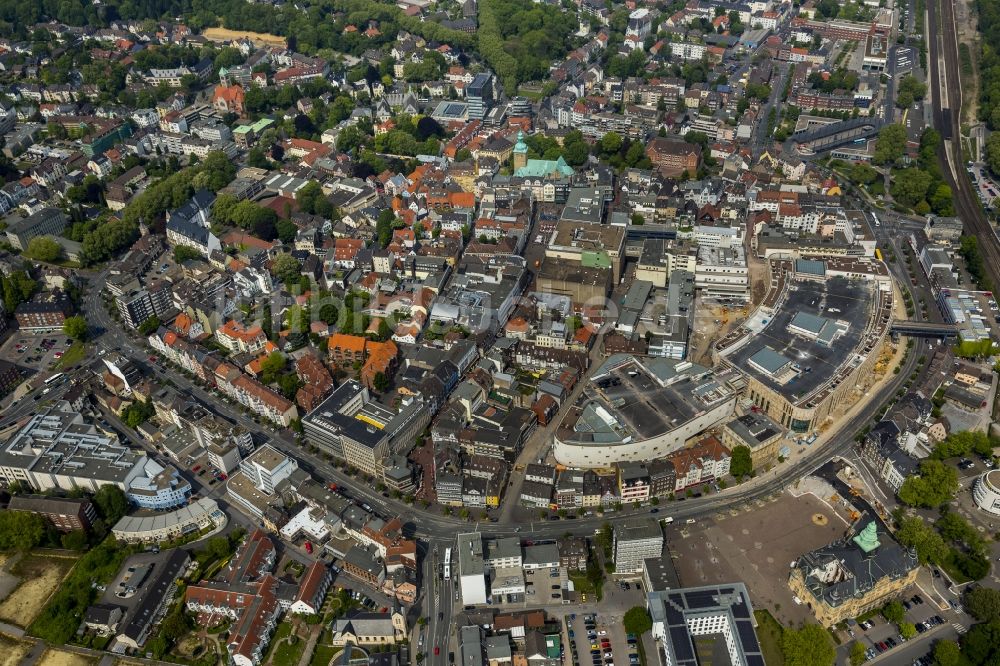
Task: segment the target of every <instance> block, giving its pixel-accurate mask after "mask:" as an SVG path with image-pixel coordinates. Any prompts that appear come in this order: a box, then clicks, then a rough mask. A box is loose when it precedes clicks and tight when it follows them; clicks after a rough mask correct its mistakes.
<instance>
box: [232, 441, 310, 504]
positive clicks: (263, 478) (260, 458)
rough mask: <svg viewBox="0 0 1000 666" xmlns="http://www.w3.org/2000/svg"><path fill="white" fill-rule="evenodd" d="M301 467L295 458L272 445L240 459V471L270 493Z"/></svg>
mask: <svg viewBox="0 0 1000 666" xmlns="http://www.w3.org/2000/svg"><path fill="white" fill-rule="evenodd" d="M298 468H299V465H298V463H297V462H296V461H295V459H294V458H290V457H288V456H286V455H285V454H283V453H280V452H279V451H278V450H277V449H275V448H273V447H271V446H267V445H265V446H262V447H260V448H259V449H257V450H256V451H254V452H253V453H252V454H250V455H249V456H248V457H247V458H246V459H245V460H241V461H240V471H241V472H243V474H245V475H246V476H247V478H248V479H250V481H251V482H252V483H253V485H254V486H255V487H256V488H258V489H259V490H260V491H261V492H263V493H267V494H268V495H270V494H272V493H273V492H274V489H275V487H276V486H277V485H278V484H279V483H281V482H282V481H284V480H285V479H287V478H288V477H289V476H291V474H292V472H294V471H295V470H297V469H298Z"/></svg>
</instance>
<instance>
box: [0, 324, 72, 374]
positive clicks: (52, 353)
mask: <svg viewBox="0 0 1000 666" xmlns="http://www.w3.org/2000/svg"><path fill="white" fill-rule="evenodd" d="M71 344H72V341H70V339H69V338H67V337H66V336H65V335H63V334H62V333H54V334H53V333H47V334H39V335H26V334H23V333H20V332H16V331H15V333H14V334H13V335H11V336H10V337H9V338H7V341H6V342H5V343H4V345H3V347H2V348H0V358H3V359H4V360H5V361H9V362H11V363H13V364H15V365H17V366H18V367H20V368H22V369H23V370H28V371H29V372H33V373H34V372H49V371H52V370H54V369H55V367H56V365H57V364H58V363H59V359H60V358H62V355H63V354H64V353H65V352H66V350H67V349H69V346H70V345H71Z"/></svg>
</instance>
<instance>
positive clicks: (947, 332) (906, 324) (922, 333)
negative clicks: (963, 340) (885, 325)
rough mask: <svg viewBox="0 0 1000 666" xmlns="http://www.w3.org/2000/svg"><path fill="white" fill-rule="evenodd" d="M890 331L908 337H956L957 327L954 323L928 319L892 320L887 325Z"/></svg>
mask: <svg viewBox="0 0 1000 666" xmlns="http://www.w3.org/2000/svg"><path fill="white" fill-rule="evenodd" d="M889 332H890V333H895V334H896V335H905V336H906V337H909V338H956V337H958V327H957V326H955V325H954V324H942V323H935V322H930V321H910V320H901V321H894V322H893V323H892V325H891V326H890V327H889Z"/></svg>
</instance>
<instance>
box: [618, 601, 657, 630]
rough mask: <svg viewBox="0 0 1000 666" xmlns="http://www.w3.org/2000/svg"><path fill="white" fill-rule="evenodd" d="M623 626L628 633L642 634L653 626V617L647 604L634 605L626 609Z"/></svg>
mask: <svg viewBox="0 0 1000 666" xmlns="http://www.w3.org/2000/svg"><path fill="white" fill-rule="evenodd" d="M622 626H624V627H625V631H627V632H628V633H630V634H635V635H636V636H642V635H643V634H644V633H646V632H647V631H649V630H651V629H652V628H653V619H652V618H651V617H650V616H649V611H648V610H646V607H645V606H633V607H632V608H629V609H628V610H627V611H625V617H624V618H623V619H622Z"/></svg>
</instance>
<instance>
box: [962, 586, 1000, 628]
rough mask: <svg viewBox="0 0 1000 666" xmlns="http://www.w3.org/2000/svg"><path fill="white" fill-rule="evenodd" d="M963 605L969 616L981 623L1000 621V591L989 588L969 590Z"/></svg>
mask: <svg viewBox="0 0 1000 666" xmlns="http://www.w3.org/2000/svg"><path fill="white" fill-rule="evenodd" d="M962 603H963V605H964V606H965V610H966V611H968V613H969V615H971V616H972V617H974V618H976V619H977V620H978V621H980V622H994V621H997V620H1000V590H994V589H992V588H989V587H977V588H975V589H974V590H967V591H966V593H965V598H964V600H963V602H962Z"/></svg>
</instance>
